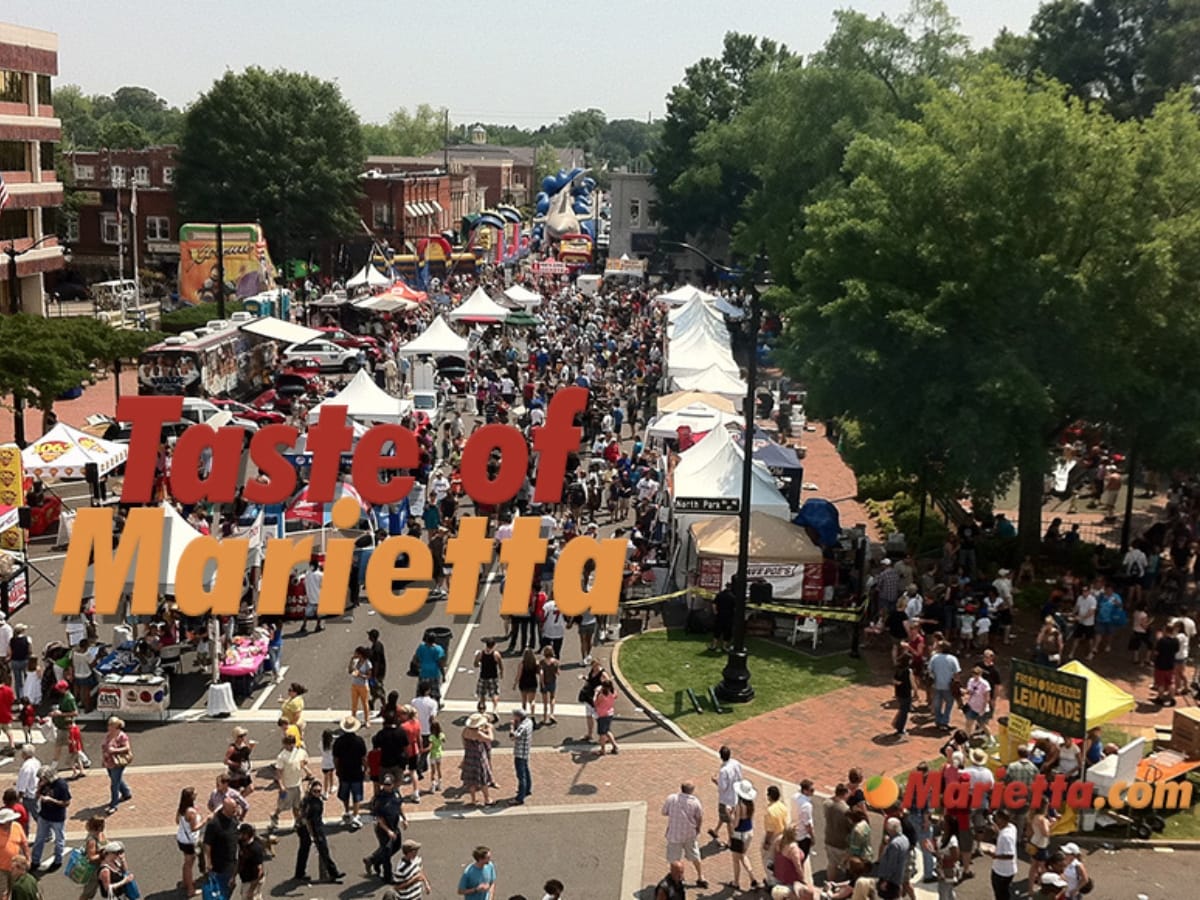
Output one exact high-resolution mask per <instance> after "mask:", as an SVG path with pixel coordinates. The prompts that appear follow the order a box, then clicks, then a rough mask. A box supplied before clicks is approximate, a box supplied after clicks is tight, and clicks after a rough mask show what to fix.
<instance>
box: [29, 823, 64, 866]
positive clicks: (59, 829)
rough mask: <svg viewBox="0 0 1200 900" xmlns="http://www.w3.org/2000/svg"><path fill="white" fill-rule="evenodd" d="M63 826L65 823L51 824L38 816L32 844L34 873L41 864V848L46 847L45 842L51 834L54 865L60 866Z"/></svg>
mask: <svg viewBox="0 0 1200 900" xmlns="http://www.w3.org/2000/svg"><path fill="white" fill-rule="evenodd" d="M65 825H66V822H51V821H49V820H48V819H46V818H44V817H42V816H38V823H37V838H35V839H34V842H33V862H32V865H31V868H32V869H33V871H35V872H36V871H37V868H38V866H40V865H41V864H42V848H43V847H45V846H46V840H47V839H48V838H49V837H50V835H51V834H53V835H54V864H55V865H61V864H62V859H63V827H64V826H65Z"/></svg>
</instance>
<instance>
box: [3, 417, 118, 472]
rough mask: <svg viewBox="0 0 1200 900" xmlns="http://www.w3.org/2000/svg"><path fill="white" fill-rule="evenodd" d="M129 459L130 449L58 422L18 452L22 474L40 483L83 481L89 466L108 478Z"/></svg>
mask: <svg viewBox="0 0 1200 900" xmlns="http://www.w3.org/2000/svg"><path fill="white" fill-rule="evenodd" d="M128 456H129V447H127V446H126V445H125V444H117V443H114V442H113V441H106V440H104V439H103V438H98V437H93V436H92V435H90V434H88V433H87V432H86V431H80V430H79V429H78V428H72V427H71V426H70V425H67V424H66V423H64V422H59V423H58V424H57V425H55V426H54V427H53V428H51V429H50V430H49V431H47V432H46V433H45V434H44V435H42V436H41V437H40V438H38V439H37V440H36V441H34V442H33V443H32V444H30V445H29V446H28V447H26V448H25V449H24V450H22V451H21V464H22V465H23V466H24V467H25V474H26V475H31V476H33V477H34V478H40V479H42V480H43V481H45V480H47V479H51V478H83V477H85V476H86V474H87V465H88V463H95V464H96V471H97V474H98V475H101V476H103V475H107V474H108V473H109V472H111V471H112V470H113V469H115V468H116V467H117V466H119V465H121V463H123V462H125V459H126V458H127V457H128Z"/></svg>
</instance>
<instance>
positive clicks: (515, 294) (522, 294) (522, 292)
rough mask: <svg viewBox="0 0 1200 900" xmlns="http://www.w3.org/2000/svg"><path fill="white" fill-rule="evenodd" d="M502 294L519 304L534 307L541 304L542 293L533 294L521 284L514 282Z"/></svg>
mask: <svg viewBox="0 0 1200 900" xmlns="http://www.w3.org/2000/svg"><path fill="white" fill-rule="evenodd" d="M504 296H505V297H507V298H508V299H509V300H511V301H512V302H513V303H517V304H520V305H521V306H524V307H527V308H528V307H534V306H541V305H542V295H541V294H535V293H534V292H533V291H531V290H529V288H527V287H525V286H524V285H521V284H514V285H513V286H512V287H510V288H508V289H507V290H506V291H505V292H504Z"/></svg>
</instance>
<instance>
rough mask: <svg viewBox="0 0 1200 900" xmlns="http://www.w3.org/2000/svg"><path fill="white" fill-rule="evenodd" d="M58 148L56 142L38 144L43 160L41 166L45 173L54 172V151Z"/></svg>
mask: <svg viewBox="0 0 1200 900" xmlns="http://www.w3.org/2000/svg"><path fill="white" fill-rule="evenodd" d="M56 146H57V145H56V144H55V143H54V141H42V142H41V143H40V144H38V150H39V155H40V156H41V158H42V162H41V165H42V171H43V172H53V171H54V151H55V149H56Z"/></svg>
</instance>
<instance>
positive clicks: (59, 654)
mask: <svg viewBox="0 0 1200 900" xmlns="http://www.w3.org/2000/svg"><path fill="white" fill-rule="evenodd" d="M42 664H43V665H42V678H41V688H42V698H43V699H45V698H46V697H49V696H50V694H51V693H52V692H53V691H54V685H56V684H57V683H58V682H59V681H62V680H63V678H64V677H65V676H66V671H67V668H68V667H69V666H70V664H71V648H70V647H68V646H67V645H66V644H65V643H64V642H62V641H51V642H50V643H48V644H47V645H46V646H45V647H44V648H42ZM31 699H32V698H31Z"/></svg>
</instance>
